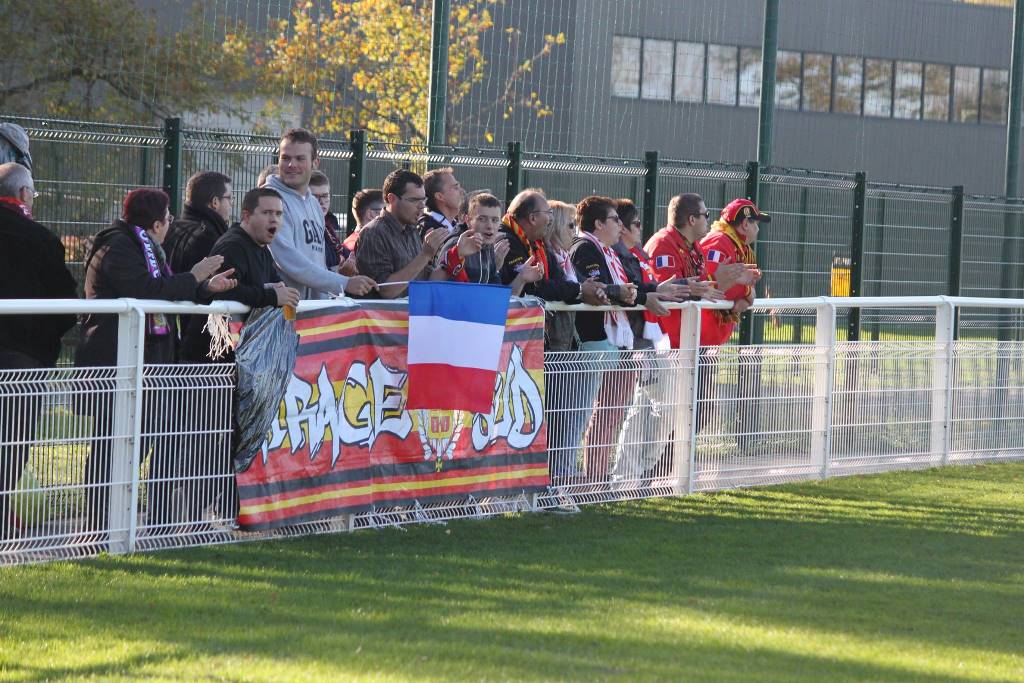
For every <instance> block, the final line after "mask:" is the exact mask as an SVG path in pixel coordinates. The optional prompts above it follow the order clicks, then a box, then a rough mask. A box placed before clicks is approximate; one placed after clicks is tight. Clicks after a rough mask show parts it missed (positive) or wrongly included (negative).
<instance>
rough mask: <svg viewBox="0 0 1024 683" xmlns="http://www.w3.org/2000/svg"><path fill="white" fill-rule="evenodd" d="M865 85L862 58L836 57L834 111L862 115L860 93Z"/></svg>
mask: <svg viewBox="0 0 1024 683" xmlns="http://www.w3.org/2000/svg"><path fill="white" fill-rule="evenodd" d="M863 83H864V60H863V59H861V58H860V57H844V56H838V57H836V74H835V92H834V93H833V102H832V111H835V112H840V113H842V114H860V93H861V88H862V86H863Z"/></svg>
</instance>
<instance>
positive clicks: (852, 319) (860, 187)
mask: <svg viewBox="0 0 1024 683" xmlns="http://www.w3.org/2000/svg"><path fill="white" fill-rule="evenodd" d="M867 196H868V177H867V174H866V173H864V172H863V171H859V172H858V173H857V175H856V176H855V181H854V186H853V216H852V218H853V221H852V223H853V225H852V229H851V231H850V296H861V294H862V293H863V291H864V205H865V203H866V202H867ZM846 324H847V333H846V338H847V340H849V341H860V308H851V309H850V313H849V317H848V318H847V323H846Z"/></svg>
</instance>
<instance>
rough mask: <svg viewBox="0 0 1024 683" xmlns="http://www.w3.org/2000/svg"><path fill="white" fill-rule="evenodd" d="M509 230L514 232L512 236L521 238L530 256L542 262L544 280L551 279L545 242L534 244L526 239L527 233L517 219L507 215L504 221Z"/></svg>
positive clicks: (534, 241) (538, 241) (534, 242)
mask: <svg viewBox="0 0 1024 683" xmlns="http://www.w3.org/2000/svg"><path fill="white" fill-rule="evenodd" d="M502 222H503V223H504V224H505V225H506V226H508V229H509V230H511V231H512V234H513V235H515V236H516V237H518V238H519V241H520V242H522V243H523V246H524V247H526V249H527V251H529V252H530V256H536V257H537V260H538V261H540V264H541V267H542V268H543V269H544V279H545V280H549V279H551V273H550V272H549V271H548V253H547V251H545V249H544V242H543V241H541V240H533V241H532V242H531V241H530V240H529V239H528V238H527V237H526V233H525V232H524V231H523V229H522V228H521V227H520V226H519V223H517V222H516V219H515V218H514V217H513V216H512V214H510V213H507V214H505V219H504V220H503V221H502Z"/></svg>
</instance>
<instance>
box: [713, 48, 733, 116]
mask: <svg viewBox="0 0 1024 683" xmlns="http://www.w3.org/2000/svg"><path fill="white" fill-rule="evenodd" d="M736 50H737V48H736V46H735V45H708V102H709V103H710V104H729V105H735V104H736Z"/></svg>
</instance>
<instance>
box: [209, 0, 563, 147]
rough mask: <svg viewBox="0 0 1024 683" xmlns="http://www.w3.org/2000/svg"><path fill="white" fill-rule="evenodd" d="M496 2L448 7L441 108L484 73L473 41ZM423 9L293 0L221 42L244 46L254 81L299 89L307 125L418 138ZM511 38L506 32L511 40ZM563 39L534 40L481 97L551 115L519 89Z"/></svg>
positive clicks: (427, 33)
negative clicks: (260, 30)
mask: <svg viewBox="0 0 1024 683" xmlns="http://www.w3.org/2000/svg"><path fill="white" fill-rule="evenodd" d="M502 2H504V0H460V2H458V4H457V6H456V7H455V8H454V9H453V12H452V21H451V29H450V43H449V50H448V102H447V109H448V111H449V112H452V111H453V108H454V107H455V106H456V105H458V103H459V102H461V101H462V100H463V99H464V98H465V97H466V96H467V95H468V94H469V93H470V92H471V91H472V90H473V88H474V87H475V86H477V85H479V84H480V83H481V82H482V80H483V78H484V73H485V69H486V67H487V61H486V59H485V57H484V54H483V52H482V51H481V47H480V41H481V37H482V36H483V35H484V34H485V33H486V32H487V31H490V30H491V29H493V28H494V21H493V15H492V12H491V9H492V8H493V7H494V6H495V5H497V4H499V3H502ZM431 18H432V17H431V3H430V2H429V0H412V1H410V0H345V1H342V0H334V1H333V2H331V3H330V4H329V5H328V4H327V3H323V2H314V1H313V0H298V2H296V3H295V4H294V6H293V7H292V12H291V16H290V17H289V18H288V19H284V20H281V21H279V22H276V23H275V24H272V26H271V31H270V33H269V34H267V35H264V36H258V35H253V34H249V35H245V34H230V35H228V36H227V40H226V42H225V50H226V51H227V52H228V53H234V54H243V53H248V54H249V55H250V57H251V59H252V62H251V63H252V64H253V67H254V69H255V74H254V75H255V79H256V81H257V82H258V84H259V85H258V89H259V90H261V91H264V92H267V93H271V94H272V93H280V94H289V95H300V96H302V97H304V98H305V99H306V101H307V102H308V103H309V104H310V108H309V110H308V112H307V114H308V119H309V125H310V127H312V128H313V129H315V130H316V131H318V132H320V133H339V132H344V131H347V130H350V129H353V128H363V129H365V130H367V132H368V133H369V134H370V137H372V138H377V139H383V140H399V141H403V142H413V143H415V142H425V141H426V138H427V134H426V133H427V108H428V106H427V103H428V96H429V79H430V40H431V30H430V27H431ZM517 37H518V35H517V34H516V33H515V32H513V33H509V34H508V39H509V40H510V41H513V40H516V39H517ZM564 43H565V35H564V34H561V33H559V34H558V35H548V36H545V39H544V44H543V46H542V47H541V49H539V50H538V51H537V52H535V53H534V54H533V55H531V56H529V57H528V58H526V59H524V60H522V61H521V62H520V63H519V64H517V65H516V67H515V68H514V70H513V71H512V73H511V74H510V75H509V77H508V80H507V82H506V83H505V87H504V88H502V89H500V92H499V94H498V96H497V99H496V100H495V101H493V102H489V103H487V104H486V105H485V106H486V107H488V108H499V109H501V110H503V111H504V112H506V114H507V113H508V112H511V111H512V110H514V109H515V108H516V107H523V108H525V109H528V110H530V111H532V112H533V113H534V114H535V115H536V116H538V117H545V116H550V115H551V110H550V109H548V108H547V107H545V105H544V103H543V102H542V101H541V100H540V98H539V97H538V96H537V94H536V93H535V92H521V90H523V88H522V86H523V84H524V82H525V80H526V75H527V74H528V73H529V72H530V71H531V70H532V68H533V65H534V63H535V62H536V61H537V60H539V59H543V58H544V57H546V56H548V55H549V54H550V53H551V51H552V50H553V49H554V48H555V47H557V46H559V45H562V44H564ZM461 123H462V122H460V121H458V120H453V119H451V118H449V126H448V142H456V141H457V140H458V138H459V133H460V128H461Z"/></svg>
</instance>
